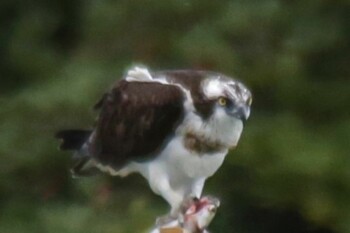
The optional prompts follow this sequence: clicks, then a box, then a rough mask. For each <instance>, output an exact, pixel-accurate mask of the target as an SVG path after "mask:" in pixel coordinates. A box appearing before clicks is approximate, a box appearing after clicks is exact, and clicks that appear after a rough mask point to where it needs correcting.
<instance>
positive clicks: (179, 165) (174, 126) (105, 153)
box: [56, 67, 252, 216]
mask: <svg viewBox="0 0 350 233" xmlns="http://www.w3.org/2000/svg"><path fill="white" fill-rule="evenodd" d="M251 103H252V95H251V93H250V91H249V90H248V88H247V87H246V86H244V85H243V84H242V83H241V82H239V81H238V80H235V79H231V78H229V77H227V76H225V75H223V74H220V73H215V72H208V71H195V70H174V71H159V72H151V71H149V70H148V69H147V68H143V67H134V68H132V69H130V70H129V71H128V72H127V74H126V75H125V77H124V78H123V79H122V80H120V81H118V82H116V83H115V84H114V85H113V87H112V88H111V89H110V90H109V91H108V92H107V93H106V94H104V95H103V97H102V99H101V100H100V101H99V102H98V103H97V104H96V105H95V109H96V110H99V116H98V118H97V121H96V123H95V126H94V128H93V129H92V130H63V131H60V132H58V133H57V135H56V136H57V138H59V139H62V140H63V141H62V143H61V145H60V148H61V149H63V150H75V154H74V158H75V159H76V160H77V163H76V164H75V166H74V167H73V168H72V173H73V175H75V176H84V175H90V174H94V173H95V172H96V171H103V172H107V173H109V174H110V175H113V176H121V177H124V176H127V175H128V174H130V173H133V172H137V173H140V174H141V175H142V176H143V177H144V178H146V180H147V181H148V182H149V185H150V187H151V189H152V190H153V191H154V192H155V193H156V194H159V195H161V196H162V197H163V198H164V199H165V200H166V201H167V202H168V203H169V204H170V206H171V214H172V216H175V215H176V214H177V213H178V212H179V210H180V207H181V205H182V203H183V202H184V200H186V199H187V198H191V197H196V198H200V196H201V193H202V190H203V186H204V182H205V180H206V179H207V178H208V177H210V176H212V175H213V174H214V173H215V172H216V171H217V170H218V168H219V167H220V166H221V165H222V163H223V161H224V158H225V156H226V154H227V152H228V150H229V149H233V148H235V147H236V146H237V143H238V141H239V138H240V136H241V133H242V130H243V123H244V121H245V120H247V118H248V117H249V114H250V105H251Z"/></svg>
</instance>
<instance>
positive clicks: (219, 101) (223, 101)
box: [218, 97, 227, 106]
mask: <svg viewBox="0 0 350 233" xmlns="http://www.w3.org/2000/svg"><path fill="white" fill-rule="evenodd" d="M218 103H219V104H220V105H221V106H225V105H226V104H227V100H226V99H225V98H224V97H220V98H219V99H218Z"/></svg>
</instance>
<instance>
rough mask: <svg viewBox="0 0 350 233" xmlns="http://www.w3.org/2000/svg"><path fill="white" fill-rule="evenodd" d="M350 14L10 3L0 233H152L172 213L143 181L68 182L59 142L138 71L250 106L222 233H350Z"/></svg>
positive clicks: (296, 4) (4, 7) (292, 5)
mask: <svg viewBox="0 0 350 233" xmlns="http://www.w3.org/2000/svg"><path fill="white" fill-rule="evenodd" d="M349 8H350V4H349V2H348V1H347V0H344V1H342V0H319V1H316V0H310V1H303V0H298V1H288V0H283V1H282V0H260V1H258V0H221V1H212V0H168V1H160V0H133V1H129V0H119V1H113V0H99V1H93V0H84V1H83V0H73V1H68V0H51V1H45V0H37V1H18V0H2V1H1V2H0V53H1V57H0V78H1V79H0V80H1V84H0V232H1V233H22V232H38V233H40V232H42V233H95V232H96V233H97V232H98V233H101V232H102V233H112V232H113V233H117V232H121V233H124V232H126V233H128V232H129V233H135V232H147V229H149V228H150V227H151V226H152V224H153V223H154V219H155V217H156V216H160V215H162V214H164V213H165V212H166V211H167V210H168V209H167V208H168V207H167V205H166V203H165V202H164V201H163V200H162V199H161V198H159V197H157V196H155V195H154V194H153V193H152V192H151V191H150V190H149V188H148V186H147V184H146V182H145V181H144V180H143V179H142V178H141V177H140V176H137V175H133V176H131V177H129V178H127V179H123V180H122V179H118V178H114V179H112V178H110V177H108V176H106V175H102V176H97V177H93V178H88V179H72V178H71V177H70V174H69V166H70V157H71V155H70V154H69V153H63V152H59V151H58V150H57V145H58V142H57V141H55V139H54V138H53V135H54V132H55V131H57V130H58V129H63V128H71V127H73V128H88V127H90V126H91V124H92V122H93V121H94V118H95V116H96V113H94V112H93V111H92V110H91V106H92V105H93V104H94V103H95V101H96V100H97V99H98V98H99V97H100V96H101V95H102V93H103V92H104V91H105V90H107V89H108V87H109V86H110V85H111V83H113V82H114V81H115V80H117V79H119V78H120V77H121V76H122V75H123V73H124V72H125V70H126V69H127V68H128V67H130V66H131V65H132V64H134V63H142V64H145V65H148V66H149V67H150V68H152V69H154V70H157V69H179V68H200V69H209V70H215V71H219V72H222V73H225V74H228V75H231V76H234V77H238V78H239V79H242V80H243V81H244V82H245V83H246V84H247V85H248V86H249V87H251V89H252V91H253V94H254V102H253V109H252V115H251V118H250V119H249V121H248V122H247V125H246V128H245V131H244V133H243V136H242V138H241V142H240V144H239V147H238V149H237V150H235V151H234V152H233V153H231V154H230V155H229V156H228V157H227V159H226V161H225V163H224V165H223V167H222V168H221V169H220V170H219V172H218V173H217V174H216V175H215V176H214V177H212V178H211V179H209V180H208V182H207V185H206V188H205V193H208V194H213V195H216V196H218V197H220V198H221V200H222V206H221V208H220V209H219V213H218V214H217V216H216V218H215V220H214V222H213V223H212V225H211V229H212V231H213V232H214V233H219V232H235V233H275V232H276V233H281V232H283V233H349V232H350V153H349V152H350V150H349V143H350V140H349V139H350V105H349V103H350V79H349V78H350V77H349V76H350V55H349V54H350V49H349V47H350V43H349V42H350V40H349V39H350V24H349Z"/></svg>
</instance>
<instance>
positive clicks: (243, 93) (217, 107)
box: [195, 73, 252, 148]
mask: <svg viewBox="0 0 350 233" xmlns="http://www.w3.org/2000/svg"><path fill="white" fill-rule="evenodd" d="M201 92H202V97H203V100H204V103H205V104H204V105H205V106H206V107H209V106H210V111H209V112H207V115H206V117H204V118H202V119H203V121H202V124H201V125H200V126H198V127H195V128H196V129H195V131H196V132H197V135H200V134H201V135H204V137H205V138H207V139H208V140H209V141H211V142H216V143H218V144H220V145H222V147H223V148H233V147H235V146H236V145H237V143H238V140H239V138H240V135H241V133H242V130H243V123H244V122H245V121H246V120H247V119H248V117H249V115H250V106H251V104H252V94H251V92H250V91H249V89H248V88H247V87H246V86H245V85H244V84H242V83H241V82H239V81H237V80H234V79H231V78H229V77H226V76H224V75H221V74H216V73H210V75H209V76H207V78H206V79H204V80H203V81H202V83H201Z"/></svg>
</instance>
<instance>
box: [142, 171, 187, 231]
mask: <svg viewBox="0 0 350 233" xmlns="http://www.w3.org/2000/svg"><path fill="white" fill-rule="evenodd" d="M149 180H150V186H151V189H152V190H153V191H154V192H155V193H157V194H159V195H161V196H162V197H163V198H164V199H165V200H166V201H167V202H168V203H169V204H170V206H171V211H170V214H168V215H165V216H163V217H160V218H158V219H157V223H156V224H157V225H158V226H161V225H164V224H166V223H168V222H171V221H173V220H174V219H177V218H178V214H179V211H180V206H181V203H182V201H183V193H182V192H177V191H176V190H174V189H173V188H172V187H171V186H170V183H169V179H168V177H167V175H165V174H161V175H160V173H158V174H157V176H156V177H153V178H151V179H149Z"/></svg>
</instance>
